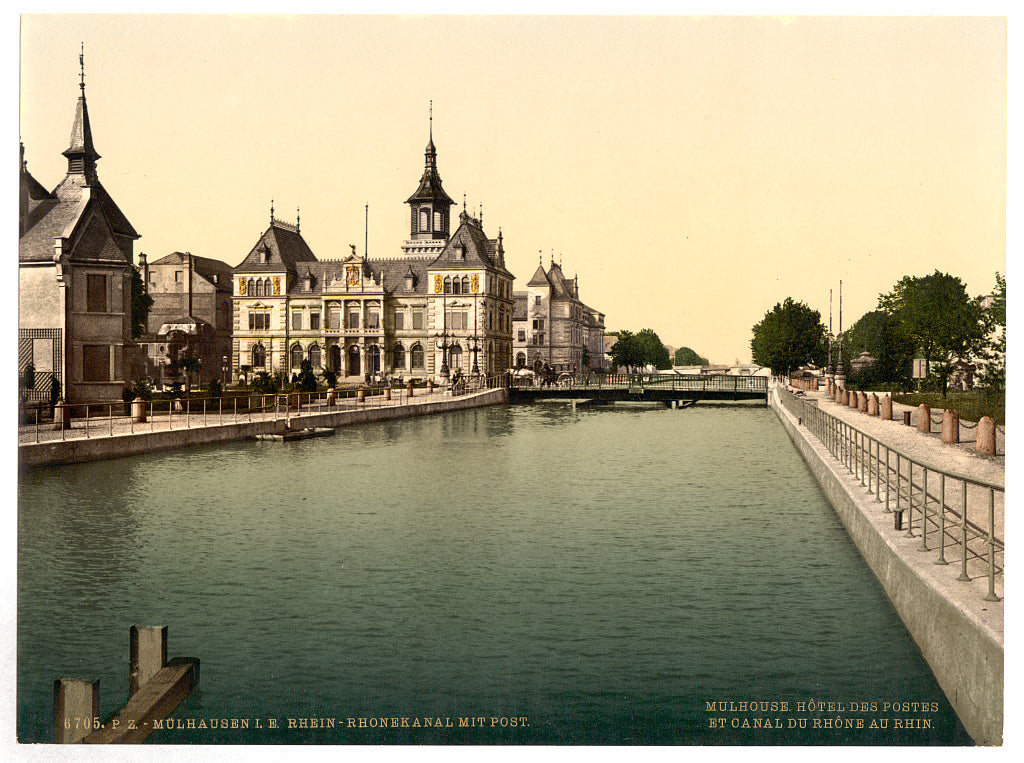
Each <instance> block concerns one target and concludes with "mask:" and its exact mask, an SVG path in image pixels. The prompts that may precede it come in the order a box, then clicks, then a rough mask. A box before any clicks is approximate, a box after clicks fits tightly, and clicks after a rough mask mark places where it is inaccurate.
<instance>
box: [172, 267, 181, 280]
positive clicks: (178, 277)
mask: <svg viewBox="0 0 1024 763" xmlns="http://www.w3.org/2000/svg"><path fill="white" fill-rule="evenodd" d="M174 283H181V271H180V270H175V271H174Z"/></svg>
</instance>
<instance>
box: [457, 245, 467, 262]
mask: <svg viewBox="0 0 1024 763" xmlns="http://www.w3.org/2000/svg"><path fill="white" fill-rule="evenodd" d="M455 259H457V260H464V259H466V247H464V246H463V245H462V244H456V245H455Z"/></svg>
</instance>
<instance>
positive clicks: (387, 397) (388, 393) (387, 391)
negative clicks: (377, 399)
mask: <svg viewBox="0 0 1024 763" xmlns="http://www.w3.org/2000/svg"><path fill="white" fill-rule="evenodd" d="M390 399H391V387H385V388H384V400H385V401H387V400H390Z"/></svg>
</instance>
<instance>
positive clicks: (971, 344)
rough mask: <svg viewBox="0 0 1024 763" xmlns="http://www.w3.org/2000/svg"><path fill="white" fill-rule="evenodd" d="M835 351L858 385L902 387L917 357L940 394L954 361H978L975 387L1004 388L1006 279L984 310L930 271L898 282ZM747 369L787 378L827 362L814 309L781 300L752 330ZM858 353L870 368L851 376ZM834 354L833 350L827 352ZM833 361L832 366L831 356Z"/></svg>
mask: <svg viewBox="0 0 1024 763" xmlns="http://www.w3.org/2000/svg"><path fill="white" fill-rule="evenodd" d="M839 343H841V344H842V351H843V366H844V370H845V372H846V373H845V375H846V376H847V377H848V378H851V381H853V382H855V383H856V384H857V385H858V386H861V387H863V386H872V385H876V384H883V383H890V384H897V385H901V386H904V387H906V388H909V387H910V385H911V383H912V380H911V376H912V365H913V360H914V358H915V357H922V358H924V361H925V368H927V369H929V373H930V374H931V375H933V377H934V380H935V383H936V386H937V387H938V388H939V389H940V390H941V391H942V393H943V394H946V390H947V388H948V384H949V378H950V376H951V375H952V373H953V372H954V370H955V369H956V363H957V361H960V360H964V361H966V360H969V359H973V360H977V361H979V362H980V364H981V366H982V369H981V374H980V378H979V381H980V383H981V384H982V385H984V386H987V387H990V388H993V389H997V390H1002V389H1003V387H1004V385H1005V383H1006V278H1005V276H1003V275H1001V274H999V273H996V286H995V290H994V292H993V298H992V301H991V304H990V305H986V304H984V301H983V300H982V299H980V298H979V299H972V298H971V297H970V296H968V294H967V289H966V287H965V286H964V284H963V282H962V281H961V280H960V279H959V278H957V277H955V276H951V275H949V274H947V273H940V272H939V271H938V270H936V271H935V272H934V273H932V274H931V275H927V276H904V277H903V278H902V279H900V280H899V281H898V282H897V283H896V284H895V285H894V286H893V288H892V289H891V290H890V291H888V292H886V293H883V294H880V295H879V297H878V309H877V310H872V311H871V312H868V313H866V314H864V315H863V316H862V317H861V318H860V319H859V320H858V321H857V322H856V323H855V324H854V325H853V326H852V327H851V328H850V329H849V330H847V331H845V332H843V334H842V335H841V336H839V337H836V342H835V344H834V347H835V348H838V345H839ZM750 349H751V353H752V355H753V358H754V362H756V363H760V364H761V365H764V366H768V367H769V368H771V370H772V373H774V374H777V375H788V374H790V373H792V372H793V371H795V370H796V369H798V368H800V367H801V366H804V365H807V364H814V365H815V366H818V367H822V366H824V365H825V364H826V363H827V361H828V332H827V330H826V328H825V326H824V324H823V323H822V321H821V316H820V314H819V313H818V311H817V310H812V309H811V308H809V307H808V306H807V305H805V304H804V303H803V302H795V301H794V300H793V299H792V298H787V299H786V300H785V301H784V302H782V303H780V304H776V305H775V307H774V308H773V309H772V310H770V311H769V312H767V313H766V314H765V316H764V318H762V319H761V320H760V321H759V322H758V323H756V324H754V327H753V338H752V339H751V341H750ZM863 352H867V353H868V354H869V355H871V356H872V357H873V358H874V359H875V362H874V363H873V364H872V365H870V366H868V367H867V368H865V369H864V370H862V371H860V372H859V373H858V374H857V375H856V376H854V375H853V374H852V371H853V369H852V368H851V367H850V365H849V364H850V361H851V360H853V359H854V358H856V357H857V356H858V355H860V354H861V353H863ZM834 353H836V354H837V349H835V350H834ZM833 360H836V358H835V357H834V358H833Z"/></svg>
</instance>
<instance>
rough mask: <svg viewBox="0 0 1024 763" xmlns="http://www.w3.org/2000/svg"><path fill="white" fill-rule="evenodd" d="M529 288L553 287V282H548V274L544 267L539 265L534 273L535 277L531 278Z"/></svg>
mask: <svg viewBox="0 0 1024 763" xmlns="http://www.w3.org/2000/svg"><path fill="white" fill-rule="evenodd" d="M526 285H527V286H547V287H550V286H551V281H549V280H548V274H547V273H545V272H544V266H543V265H538V266H537V269H536V270H535V271H533V277H532V278H530V280H529V282H528V283H527V284H526Z"/></svg>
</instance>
